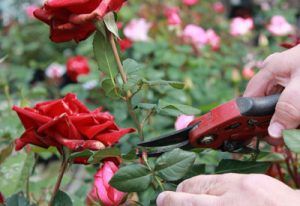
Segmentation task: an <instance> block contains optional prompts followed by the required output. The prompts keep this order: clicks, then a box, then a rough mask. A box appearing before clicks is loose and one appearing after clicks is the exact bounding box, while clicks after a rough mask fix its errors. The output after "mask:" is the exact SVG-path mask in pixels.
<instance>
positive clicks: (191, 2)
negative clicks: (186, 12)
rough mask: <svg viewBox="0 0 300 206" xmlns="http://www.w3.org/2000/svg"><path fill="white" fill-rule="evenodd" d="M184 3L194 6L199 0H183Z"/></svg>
mask: <svg viewBox="0 0 300 206" xmlns="http://www.w3.org/2000/svg"><path fill="white" fill-rule="evenodd" d="M182 3H184V4H185V5H188V6H193V5H195V4H197V3H198V0H182Z"/></svg>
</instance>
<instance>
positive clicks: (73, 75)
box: [67, 56, 90, 82]
mask: <svg viewBox="0 0 300 206" xmlns="http://www.w3.org/2000/svg"><path fill="white" fill-rule="evenodd" d="M89 73H90V67H89V63H88V60H87V58H85V57H84V56H74V57H71V58H69V59H68V61H67V75H68V76H69V77H70V79H71V80H72V81H74V82H77V80H78V77H79V76H82V75H87V74H89Z"/></svg>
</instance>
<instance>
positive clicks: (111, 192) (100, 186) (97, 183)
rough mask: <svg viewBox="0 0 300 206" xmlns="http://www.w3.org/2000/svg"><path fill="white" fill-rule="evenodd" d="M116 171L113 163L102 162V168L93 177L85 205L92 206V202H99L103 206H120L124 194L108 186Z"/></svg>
mask: <svg viewBox="0 0 300 206" xmlns="http://www.w3.org/2000/svg"><path fill="white" fill-rule="evenodd" d="M118 169H119V168H118V166H117V164H116V163H114V162H113V161H105V162H104V164H103V166H102V167H101V168H100V169H99V170H98V172H97V173H96V174H95V176H94V184H93V188H92V190H91V191H90V193H89V194H88V197H87V205H92V204H93V202H96V203H99V202H100V203H102V204H103V205H104V206H118V205H120V203H121V202H122V200H123V198H124V196H125V193H123V192H120V191H118V190H117V189H115V188H113V187H112V186H110V185H109V181H110V179H111V178H112V177H113V176H114V174H115V173H116V172H117V171H118ZM99 198H100V200H99Z"/></svg>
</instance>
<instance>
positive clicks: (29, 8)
mask: <svg viewBox="0 0 300 206" xmlns="http://www.w3.org/2000/svg"><path fill="white" fill-rule="evenodd" d="M38 8H39V7H38V6H36V5H29V6H27V7H26V8H25V11H26V14H27V16H28V18H30V19H34V18H35V17H34V15H33V12H34V11H35V10H36V9H38Z"/></svg>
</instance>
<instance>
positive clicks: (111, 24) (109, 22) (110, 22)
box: [103, 12, 120, 38]
mask: <svg viewBox="0 0 300 206" xmlns="http://www.w3.org/2000/svg"><path fill="white" fill-rule="evenodd" d="M103 20H104V23H105V25H106V28H107V29H108V30H109V31H110V32H111V33H113V34H114V35H115V36H116V37H118V38H120V37H119V34H118V27H117V24H116V20H115V15H114V13H113V12H109V13H108V14H106V15H105V16H104V18H103Z"/></svg>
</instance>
